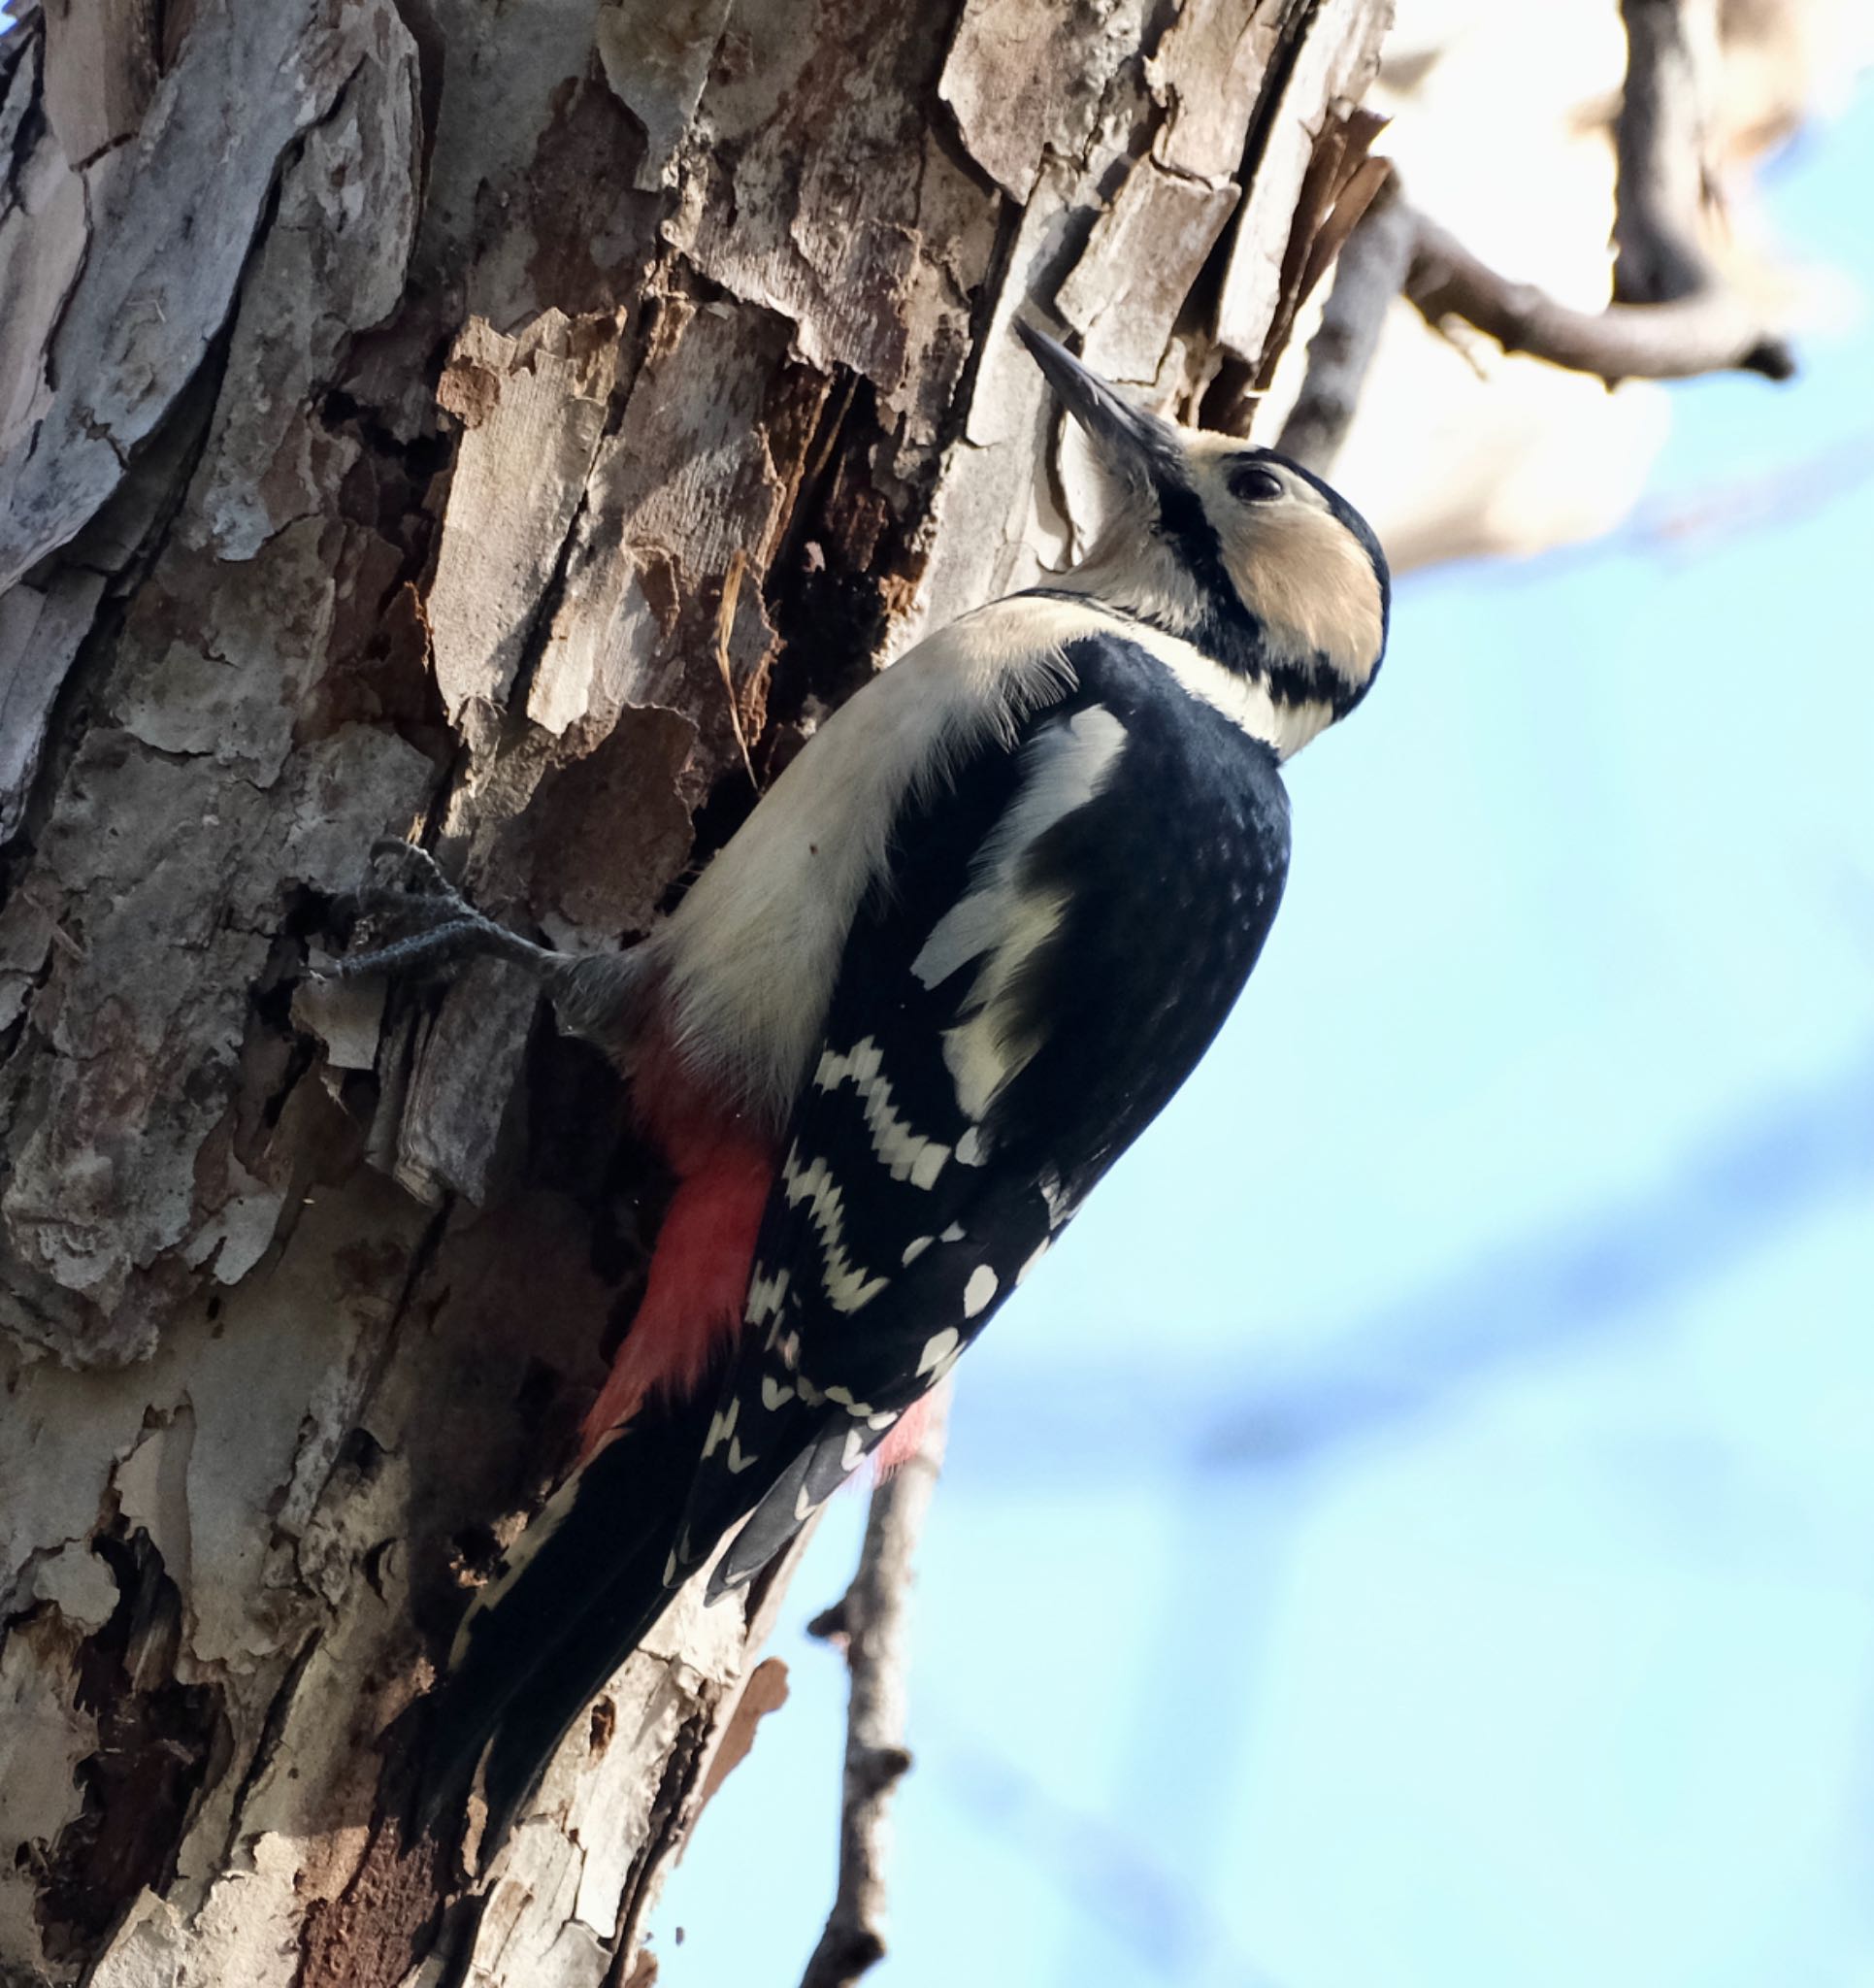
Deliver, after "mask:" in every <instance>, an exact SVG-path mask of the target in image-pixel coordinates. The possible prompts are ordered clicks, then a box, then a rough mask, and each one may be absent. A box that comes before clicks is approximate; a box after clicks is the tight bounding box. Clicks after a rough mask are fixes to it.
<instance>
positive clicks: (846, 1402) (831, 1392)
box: [827, 1387, 871, 1415]
mask: <svg viewBox="0 0 1874 1988" xmlns="http://www.w3.org/2000/svg"><path fill="white" fill-rule="evenodd" d="M827 1400H828V1401H830V1402H836V1403H838V1406H839V1407H840V1408H844V1409H845V1411H846V1413H847V1414H848V1415H870V1414H871V1403H870V1402H856V1401H854V1400H853V1398H852V1390H851V1388H849V1387H830V1388H828V1389H827Z"/></svg>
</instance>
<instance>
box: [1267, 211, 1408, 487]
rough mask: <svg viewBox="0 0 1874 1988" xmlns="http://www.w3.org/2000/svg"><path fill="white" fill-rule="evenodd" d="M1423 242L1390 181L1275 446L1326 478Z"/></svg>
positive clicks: (1340, 278)
mask: <svg viewBox="0 0 1874 1988" xmlns="http://www.w3.org/2000/svg"><path fill="white" fill-rule="evenodd" d="M1416 241H1417V228H1416V219H1415V216H1414V215H1413V214H1412V211H1411V209H1410V208H1408V207H1407V206H1406V205H1405V203H1404V202H1403V201H1402V200H1400V199H1399V198H1398V197H1397V192H1396V191H1395V189H1394V187H1393V186H1392V185H1391V184H1388V185H1386V186H1383V187H1381V188H1380V190H1379V193H1378V194H1377V196H1376V197H1375V198H1374V200H1373V203H1372V205H1371V206H1370V207H1368V209H1367V210H1366V212H1365V214H1364V215H1362V217H1361V221H1360V225H1359V226H1358V227H1356V228H1355V230H1354V231H1353V233H1352V234H1351V235H1350V236H1349V237H1348V239H1347V245H1346V247H1345V248H1342V249H1341V251H1340V260H1339V263H1338V265H1337V267H1336V269H1335V272H1334V282H1333V288H1332V291H1330V292H1329V295H1328V304H1327V309H1326V310H1325V311H1324V312H1323V313H1322V315H1321V327H1320V329H1319V330H1318V331H1317V332H1316V333H1315V335H1314V337H1313V338H1312V339H1310V340H1309V341H1308V368H1307V373H1306V375H1305V377H1304V378H1303V380H1302V381H1301V391H1300V394H1299V396H1298V398H1297V400H1296V403H1295V405H1294V407H1293V408H1291V409H1290V410H1289V417H1288V419H1287V420H1286V421H1284V422H1283V424H1282V432H1281V434H1280V436H1279V437H1278V438H1277V440H1276V444H1275V446H1276V447H1277V448H1279V449H1280V450H1281V451H1282V453H1283V454H1284V455H1288V456H1293V457H1294V458H1295V460H1296V461H1297V462H1299V463H1300V464H1301V466H1302V467H1303V468H1304V469H1310V470H1313V471H1314V472H1315V473H1316V474H1317V475H1319V476H1326V475H1327V474H1328V473H1329V472H1330V471H1331V470H1332V468H1333V464H1334V458H1335V457H1336V456H1337V455H1338V454H1339V453H1340V446H1341V444H1342V443H1343V442H1345V441H1346V439H1347V430H1348V429H1349V428H1350V427H1351V426H1352V425H1353V419H1354V411H1355V410H1356V409H1357V408H1358V407H1359V405H1360V390H1361V387H1362V385H1363V384H1364V381H1365V379H1366V370H1367V368H1368V367H1369V366H1370V365H1371V364H1372V363H1373V353H1374V352H1375V351H1376V350H1377V349H1378V347H1379V335H1380V332H1381V330H1382V328H1383V327H1384V325H1385V323H1386V314H1387V312H1388V311H1389V310H1390V309H1391V308H1392V303H1393V299H1394V298H1395V297H1397V295H1398V294H1399V292H1400V291H1401V290H1402V289H1403V288H1404V287H1405V275H1406V271H1407V270H1408V269H1409V268H1410V267H1411V263H1412V251H1413V248H1414V247H1415V245H1416Z"/></svg>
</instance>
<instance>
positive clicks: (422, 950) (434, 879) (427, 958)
mask: <svg viewBox="0 0 1874 1988" xmlns="http://www.w3.org/2000/svg"><path fill="white" fill-rule="evenodd" d="M371 855H372V860H373V862H374V863H375V864H376V865H378V868H379V869H380V870H381V871H385V872H388V873H390V878H391V879H394V880H386V881H381V882H379V881H375V880H374V881H373V882H371V883H369V884H367V885H366V886H365V888H364V889H363V890H361V891H360V892H359V893H358V910H359V913H360V915H361V918H362V921H363V922H364V923H365V924H366V925H368V926H369V927H370V928H371V930H372V933H373V935H374V936H375V935H376V934H377V933H378V931H383V932H386V933H388V934H390V935H391V936H390V937H389V938H387V939H386V940H385V941H384V943H383V944H380V945H373V946H369V947H367V948H366V949H365V950H363V951H362V952H350V953H346V954H345V957H344V958H343V959H340V960H337V961H335V962H334V964H333V968H332V971H333V974H334V975H335V976H336V977H338V978H340V979H345V980H352V979H358V978H361V977H363V976H364V975H366V974H402V973H410V972H411V971H412V970H414V971H420V972H428V971H430V970H433V969H434V968H437V967H441V966H447V965H452V964H454V963H455V962H456V961H458V960H463V959H469V958H473V957H474V956H475V955H476V954H477V953H481V954H487V953H492V954H493V955H494V956H495V957H496V958H497V959H506V960H512V961H513V962H514V964H515V965H517V966H523V967H526V968H527V969H528V970H529V971H530V972H532V973H535V974H538V975H540V976H541V977H543V978H544V977H548V976H550V975H551V974H552V973H553V972H554V970H555V969H556V968H557V967H559V966H560V964H561V963H562V960H563V957H564V955H562V954H560V953H557V952H552V951H549V950H548V949H547V948H546V947H545V946H543V945H536V944H533V942H532V941H531V940H527V939H523V938H522V937H521V936H520V934H519V933H518V932H510V931H509V929H508V928H507V926H506V925H498V924H496V923H495V921H494V920H493V919H492V918H488V917H484V916H483V915H482V914H481V912H479V911H477V910H476V908H475V907H474V906H473V905H472V904H470V902H469V901H468V899H467V898H465V897H464V896H463V895H462V893H461V892H460V891H459V890H457V889H456V887H455V886H454V884H452V883H451V882H450V881H449V879H448V878H446V877H444V875H443V873H442V871H441V870H440V869H438V868H437V865H436V859H435V858H434V857H433V856H431V855H430V853H429V851H428V850H427V849H420V848H418V847H417V846H416V845H415V844H414V843H405V842H398V841H396V840H395V839H394V838H386V839H385V840H384V841H382V842H377V843H374V844H373V845H371Z"/></svg>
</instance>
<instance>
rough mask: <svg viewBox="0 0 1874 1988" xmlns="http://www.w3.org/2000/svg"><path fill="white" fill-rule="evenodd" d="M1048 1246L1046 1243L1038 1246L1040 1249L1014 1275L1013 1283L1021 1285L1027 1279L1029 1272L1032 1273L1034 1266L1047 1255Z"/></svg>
mask: <svg viewBox="0 0 1874 1988" xmlns="http://www.w3.org/2000/svg"><path fill="white" fill-rule="evenodd" d="M1048 1246H1049V1245H1048V1244H1047V1243H1042V1244H1041V1245H1040V1247H1039V1248H1037V1249H1036V1252H1035V1254H1034V1255H1033V1256H1031V1257H1030V1258H1029V1260H1028V1261H1027V1262H1026V1263H1025V1264H1023V1265H1022V1267H1021V1269H1020V1270H1018V1271H1017V1272H1016V1273H1015V1281H1016V1283H1017V1284H1020V1283H1022V1282H1023V1281H1024V1280H1025V1279H1026V1278H1027V1276H1028V1274H1029V1272H1030V1271H1032V1270H1033V1269H1034V1268H1035V1266H1036V1264H1037V1263H1039V1262H1040V1260H1041V1259H1042V1257H1044V1256H1045V1255H1046V1254H1047V1253H1048Z"/></svg>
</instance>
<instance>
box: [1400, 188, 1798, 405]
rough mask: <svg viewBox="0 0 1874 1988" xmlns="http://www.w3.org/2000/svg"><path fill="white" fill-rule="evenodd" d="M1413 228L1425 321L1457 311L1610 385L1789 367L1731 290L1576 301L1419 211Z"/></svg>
mask: <svg viewBox="0 0 1874 1988" xmlns="http://www.w3.org/2000/svg"><path fill="white" fill-rule="evenodd" d="M1417 238H1418V239H1417V242H1416V244H1415V246H1414V249H1413V255H1412V266H1411V269H1410V271H1409V273H1408V274H1407V277H1406V282H1405V294H1406V295H1407V296H1408V297H1409V298H1410V299H1411V301H1412V302H1413V303H1414V304H1415V305H1416V306H1417V307H1418V309H1419V311H1420V312H1421V313H1422V314H1423V315H1425V317H1426V318H1427V319H1428V321H1429V322H1430V323H1431V324H1433V325H1436V324H1438V323H1440V322H1441V321H1442V320H1443V319H1445V318H1447V317H1462V318H1463V320H1464V321H1465V323H1467V324H1474V325H1475V326H1476V327H1477V329H1478V330H1479V331H1483V332H1488V333H1489V335H1490V336H1491V337H1492V338H1494V339H1495V340H1496V342H1497V344H1498V345H1500V346H1501V347H1502V348H1503V349H1504V350H1505V351H1506V352H1528V353H1529V354H1530V355H1531V356H1532V357H1534V358H1538V359H1547V360H1548V361H1549V362H1550V364H1552V365H1556V366H1565V367H1567V368H1568V369H1569V371H1571V372H1575V373H1588V374H1592V375H1594V376H1595V378H1596V379H1600V380H1605V381H1607V382H1608V384H1609V385H1610V386H1611V385H1613V384H1614V383H1615V382H1616V381H1622V380H1690V379H1693V378H1694V377H1695V376H1697V375H1699V374H1702V373H1732V372H1736V373H1760V374H1761V375H1762V376H1763V377H1764V379H1766V380H1788V379H1790V378H1792V376H1793V374H1794V372H1795V360H1794V358H1793V357H1792V354H1791V352H1790V348H1789V347H1788V346H1786V345H1785V344H1784V343H1783V341H1782V340H1781V339H1779V338H1777V337H1775V336H1774V335H1773V334H1771V333H1768V332H1766V331H1765V330H1764V328H1763V326H1762V325H1761V323H1760V322H1759V320H1758V318H1757V317H1756V315H1755V314H1753V313H1752V312H1751V311H1750V310H1748V309H1747V308H1746V306H1745V305H1744V304H1743V303H1742V302H1741V301H1740V300H1739V299H1738V298H1736V297H1734V296H1732V295H1731V294H1730V293H1729V292H1728V291H1726V290H1719V289H1707V290H1706V291H1704V292H1703V293H1702V294H1700V295H1698V296H1694V297H1687V298H1685V299H1684V300H1683V301H1681V302H1678V303H1673V304H1610V305H1609V306H1608V307H1607V309H1606V310H1604V311H1574V310H1570V309H1569V308H1568V306H1567V305H1565V304H1559V303H1557V302H1556V300H1555V299H1554V298H1553V297H1551V296H1550V295H1549V294H1548V293H1547V292H1546V291H1544V290H1540V289H1538V288H1537V287H1536V286H1535V285H1534V284H1533V283H1520V282H1512V281H1511V280H1510V279H1509V278H1507V277H1504V276H1501V275H1499V274H1498V273H1497V272H1496V270H1494V269H1492V268H1490V267H1489V266H1488V264H1486V263H1483V262H1480V261H1479V260H1478V258H1477V257H1476V256H1474V255H1473V254H1471V253H1470V251H1469V250H1468V249H1467V248H1464V247H1463V244H1462V243H1461V242H1459V241H1458V240H1457V238H1456V237H1455V236H1453V235H1450V234H1448V233H1447V232H1446V231H1445V230H1444V229H1443V228H1441V227H1439V226H1438V225H1437V223H1436V222H1435V221H1430V220H1428V219H1427V218H1426V217H1425V216H1424V215H1419V216H1418V222H1417Z"/></svg>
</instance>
